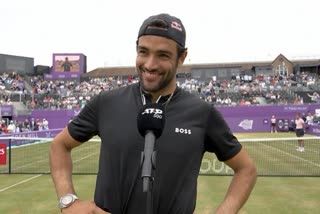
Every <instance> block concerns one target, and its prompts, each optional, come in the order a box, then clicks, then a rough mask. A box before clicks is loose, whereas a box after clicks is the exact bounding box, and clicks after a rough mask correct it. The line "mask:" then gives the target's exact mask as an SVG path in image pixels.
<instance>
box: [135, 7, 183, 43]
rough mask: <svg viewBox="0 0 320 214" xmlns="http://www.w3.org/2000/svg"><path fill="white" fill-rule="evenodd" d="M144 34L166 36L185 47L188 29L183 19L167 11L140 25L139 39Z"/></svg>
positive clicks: (151, 17)
mask: <svg viewBox="0 0 320 214" xmlns="http://www.w3.org/2000/svg"><path fill="white" fill-rule="evenodd" d="M144 35H154V36H161V37H166V38H168V39H172V40H174V41H176V42H177V43H178V44H179V45H181V46H182V47H185V43H186V31H185V28H184V26H183V24H182V22H181V20H180V19H179V18H177V17H175V16H171V15H169V14H166V13H161V14H158V15H154V16H150V17H149V18H147V19H146V20H145V21H144V22H143V23H142V25H141V27H140V30H139V34H138V39H139V38H140V36H144Z"/></svg>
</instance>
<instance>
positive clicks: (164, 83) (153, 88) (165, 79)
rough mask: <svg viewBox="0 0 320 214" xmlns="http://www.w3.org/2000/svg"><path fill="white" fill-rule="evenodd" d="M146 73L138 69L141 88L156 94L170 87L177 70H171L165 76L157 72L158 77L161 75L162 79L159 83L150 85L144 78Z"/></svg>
mask: <svg viewBox="0 0 320 214" xmlns="http://www.w3.org/2000/svg"><path fill="white" fill-rule="evenodd" d="M144 72H145V71H141V70H140V68H137V73H138V75H139V80H140V84H141V87H142V88H143V90H145V91H147V92H150V93H156V92H159V91H162V90H163V89H165V88H166V87H168V86H169V85H170V83H171V82H172V81H173V79H174V77H175V75H176V70H175V69H171V70H169V71H168V72H167V73H165V74H162V73H161V72H156V75H159V76H160V77H161V78H160V79H159V80H158V81H157V82H153V83H151V84H149V83H148V82H147V81H146V80H145V79H144V77H143V73H144ZM150 73H152V72H150Z"/></svg>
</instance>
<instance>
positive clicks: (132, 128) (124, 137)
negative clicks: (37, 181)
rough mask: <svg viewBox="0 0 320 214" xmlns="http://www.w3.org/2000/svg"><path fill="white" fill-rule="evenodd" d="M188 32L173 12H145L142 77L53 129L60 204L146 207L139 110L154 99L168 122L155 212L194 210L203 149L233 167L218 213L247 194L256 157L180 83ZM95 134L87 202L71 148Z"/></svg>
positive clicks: (118, 209)
mask: <svg viewBox="0 0 320 214" xmlns="http://www.w3.org/2000/svg"><path fill="white" fill-rule="evenodd" d="M185 40H186V35H185V28H184V26H183V24H182V23H181V21H180V19H178V18H176V17H173V16H170V15H168V14H159V15H156V16H151V17H149V18H148V19H146V20H145V21H144V22H143V24H142V26H141V28H140V30H139V34H138V39H137V47H136V51H137V57H136V68H137V72H138V75H139V78H140V83H137V84H132V85H130V86H127V87H122V88H120V89H115V90H112V91H110V92H102V93H101V94H99V95H98V96H96V97H95V98H93V100H91V101H90V102H89V103H88V104H87V105H86V106H85V107H84V109H83V110H82V111H81V112H80V114H79V115H78V116H77V117H75V118H74V119H73V120H72V121H71V122H70V123H69V124H68V126H67V127H66V128H65V129H64V130H63V131H62V132H61V133H60V134H58V135H57V136H56V137H55V139H54V140H53V142H52V144H51V149H50V165H51V174H52V178H53V181H54V183H55V187H56V191H57V195H58V197H59V198H60V197H62V202H63V203H62V206H61V207H66V208H62V211H63V213H113V214H136V213H139V214H146V213H147V212H146V206H145V204H146V199H147V196H146V194H145V193H144V192H142V179H141V176H140V175H141V164H140V162H141V160H140V157H141V151H143V147H144V143H143V142H144V138H143V137H142V136H141V135H140V134H139V132H138V129H137V114H138V112H139V110H140V109H141V108H142V107H143V105H144V104H146V103H150V102H158V103H162V104H163V105H164V106H165V110H166V124H165V128H164V130H163V133H162V135H161V137H159V138H158V139H157V141H156V145H155V150H156V151H157V164H156V169H155V175H154V184H153V191H152V197H153V198H152V205H153V213H155V214H170V213H183V214H191V213H193V212H194V209H195V205H196V193H197V178H198V173H199V170H200V166H201V161H202V157H203V154H204V152H205V151H209V152H214V153H215V154H216V155H217V157H218V158H219V160H220V161H224V162H225V163H226V164H227V165H228V166H230V167H231V168H232V169H233V170H234V172H235V174H234V178H233V180H232V182H231V184H230V187H229V189H228V192H227V194H226V196H225V199H224V201H223V202H222V203H221V204H220V206H219V207H218V208H217V210H216V213H236V212H237V211H238V210H239V209H240V208H241V207H242V206H243V204H244V203H245V202H246V200H247V199H248V197H249V194H250V192H251V190H252V188H253V186H254V184H255V181H256V168H255V166H254V164H253V162H252V160H251V159H250V157H249V156H248V154H247V153H246V151H245V149H244V148H243V147H242V146H241V145H240V143H239V142H238V140H237V139H236V138H235V137H234V135H233V134H232V133H231V131H230V129H229V127H228V126H227V124H226V122H225V121H224V119H223V118H222V116H221V115H220V114H219V113H218V112H217V110H216V109H215V108H214V107H212V105H210V104H208V103H206V102H204V101H202V100H201V99H200V98H199V97H198V96H196V95H192V94H190V93H188V92H186V91H183V90H182V89H180V88H179V87H177V86H176V72H177V68H178V67H179V66H181V65H182V64H183V62H184V60H185V58H186V56H187V49H186V48H185ZM181 130H182V131H181ZM95 135H99V136H100V138H101V142H102V143H101V150H100V151H101V152H100V161H99V172H98V176H97V182H96V191H95V197H94V202H88V201H83V200H81V199H77V197H75V189H74V186H73V184H72V179H71V175H72V172H71V171H72V160H71V157H70V151H71V150H72V148H74V147H76V146H79V145H81V143H82V142H86V141H87V140H89V139H90V138H91V137H92V136H95ZM68 194H73V195H68ZM66 195H68V196H67V197H65V196H66ZM64 202H65V203H64ZM102 210H104V211H106V212H104V211H102ZM148 214H149V213H148Z"/></svg>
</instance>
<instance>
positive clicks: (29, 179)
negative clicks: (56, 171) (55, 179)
mask: <svg viewBox="0 0 320 214" xmlns="http://www.w3.org/2000/svg"><path fill="white" fill-rule="evenodd" d="M96 154H98V153H94V154H91V155H87V156H85V157H83V158H80V159H79V160H76V161H74V162H73V163H77V162H79V161H82V160H84V159H86V158H89V157H90V156H93V155H96ZM48 172H49V171H47V172H46V173H48ZM42 175H44V174H39V175H36V176H33V177H31V178H28V179H25V180H23V181H20V182H18V183H15V184H13V185H11V186H8V187H6V188H3V189H0V192H3V191H6V190H8V189H11V188H12V187H15V186H18V185H20V184H23V183H26V182H28V181H31V180H33V179H35V178H38V177H40V176H42Z"/></svg>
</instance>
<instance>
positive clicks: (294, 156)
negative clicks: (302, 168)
mask: <svg viewBox="0 0 320 214" xmlns="http://www.w3.org/2000/svg"><path fill="white" fill-rule="evenodd" d="M262 145H263V146H265V147H269V148H270V149H273V150H276V151H278V152H280V153H283V154H286V155H288V156H291V157H293V158H295V159H298V160H301V161H304V162H307V163H309V164H312V165H315V166H317V167H320V164H317V163H314V162H312V161H309V160H306V159H303V158H300V157H298V156H296V155H293V154H290V153H288V152H284V151H282V150H280V149H277V148H275V147H273V146H268V145H265V144H262Z"/></svg>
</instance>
